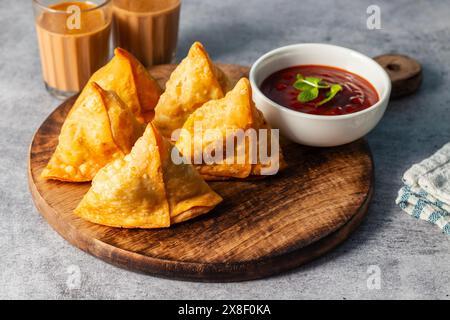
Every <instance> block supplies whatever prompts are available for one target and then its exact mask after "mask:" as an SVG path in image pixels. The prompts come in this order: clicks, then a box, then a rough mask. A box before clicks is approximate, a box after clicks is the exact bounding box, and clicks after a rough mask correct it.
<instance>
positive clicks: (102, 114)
mask: <svg viewBox="0 0 450 320" xmlns="http://www.w3.org/2000/svg"><path fill="white" fill-rule="evenodd" d="M144 129H145V126H144V125H143V124H141V123H140V122H138V121H137V120H136V117H135V115H134V114H133V113H132V112H131V111H130V109H129V108H128V107H127V106H126V105H125V104H124V103H123V101H122V100H121V99H120V98H119V97H118V96H117V94H116V93H114V92H113V91H105V90H103V89H102V88H101V87H100V86H99V85H98V84H97V83H95V82H90V83H89V84H88V85H86V87H85V88H84V90H83V91H82V92H81V94H80V96H79V97H78V99H77V100H76V102H75V104H74V105H73V107H72V109H71V110H70V112H69V114H68V116H67V118H66V120H65V122H64V124H63V126H62V128H61V133H60V135H59V141H58V146H57V147H56V150H55V152H54V154H53V156H52V157H51V159H50V161H49V163H48V164H47V167H46V168H45V169H44V170H43V172H42V177H43V178H46V179H55V180H62V181H70V182H84V181H91V180H92V178H93V177H94V176H95V174H96V173H97V172H98V170H100V169H101V168H102V167H103V166H105V165H106V164H107V163H109V162H110V161H112V160H113V159H116V158H120V157H123V156H125V155H126V154H128V153H129V152H130V151H131V148H132V147H133V145H134V143H135V142H136V140H137V139H138V138H139V137H140V136H141V135H142V133H143V132H144Z"/></svg>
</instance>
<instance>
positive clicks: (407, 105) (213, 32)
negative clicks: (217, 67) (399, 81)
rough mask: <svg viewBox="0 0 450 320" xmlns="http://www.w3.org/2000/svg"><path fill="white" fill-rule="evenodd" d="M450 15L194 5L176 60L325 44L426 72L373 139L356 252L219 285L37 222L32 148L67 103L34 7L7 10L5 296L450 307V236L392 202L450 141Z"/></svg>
mask: <svg viewBox="0 0 450 320" xmlns="http://www.w3.org/2000/svg"><path fill="white" fill-rule="evenodd" d="M371 4H377V5H379V7H380V8H381V19H382V25H381V29H380V30H368V29H367V27H366V19H367V13H366V9H367V7H368V6H369V5H371ZM449 17H450V2H449V1H441V0H429V1H419V0H417V1H413V0H395V1H392V0H390V1H388V0H385V1H381V0H364V1H353V0H340V1H332V0H320V1H318V0H302V1H298V0H271V1H262V0H246V1H242V0H227V1H212V0H209V1H208V0H186V1H184V3H183V8H182V17H181V29H180V36H179V50H178V53H177V57H178V58H182V57H183V56H184V55H185V54H186V52H187V50H188V48H189V46H190V44H191V43H192V42H194V41H195V40H200V41H202V42H203V43H204V44H205V46H206V47H207V49H208V50H209V52H210V54H211V56H212V57H213V59H214V60H216V61H221V62H228V63H239V64H244V65H251V64H252V62H254V61H255V60H256V59H257V58H258V57H259V56H261V55H262V54H263V53H265V52H267V51H269V50H271V49H273V48H276V47H279V46H283V45H287V44H292V43H301V42H325V43H332V44H337V45H342V46H346V47H350V48H353V49H356V50H358V51H361V52H363V53H365V54H367V55H369V56H375V55H378V54H382V53H387V52H400V53H405V54H408V55H411V56H413V57H415V58H417V59H418V60H420V61H421V63H422V64H423V67H424V83H423V86H422V88H421V90H420V91H419V92H418V93H417V94H416V95H414V96H411V97H407V98H403V99H401V100H396V101H392V102H391V103H390V105H389V108H388V111H387V112H386V115H385V117H384V118H383V120H382V121H381V123H380V124H379V125H378V127H377V128H376V129H375V130H374V131H373V132H371V133H370V134H369V136H368V141H369V143H370V146H371V148H372V151H373V155H374V158H375V164H376V173H375V174H376V191H375V196H374V199H373V202H372V205H371V207H370V211H369V214H368V216H367V219H366V220H365V221H364V223H363V224H362V226H361V227H360V228H359V229H358V230H357V231H356V232H355V233H354V234H353V235H352V236H351V237H350V238H349V239H348V241H346V242H345V243H344V244H343V245H342V246H340V247H338V248H337V249H336V250H334V251H332V252H331V253H329V254H328V255H326V256H324V257H322V258H320V259H318V260H316V261H314V262H313V263H310V264H308V265H306V266H304V267H301V268H299V269H297V270H294V271H292V272H289V273H287V274H283V275H279V276H275V277H271V278H268V279H263V280H258V281H249V282H241V283H228V284H220V283H214V284H211V283H194V282H181V281H172V280H165V279H160V278H156V277H152V276H147V275H142V274H137V273H133V272H130V271H126V270H123V269H119V268H116V267H114V266H111V265H109V264H107V263H104V262H103V261H101V260H98V259H96V258H94V257H92V256H90V255H88V254H86V253H84V252H82V251H80V250H79V249H77V248H75V247H73V246H72V245H70V244H69V243H67V242H66V241H65V240H63V239H62V238H61V237H60V236H59V235H58V234H56V232H54V231H53V230H52V229H51V227H50V226H49V225H48V224H47V223H46V221H45V220H44V219H43V218H42V217H41V216H40V215H39V213H38V212H37V210H36V209H35V207H34V205H33V203H32V200H31V197H30V195H29V192H28V187H27V155H28V146H29V143H30V141H31V138H32V135H33V133H34V132H35V130H36V129H37V128H38V127H39V125H40V124H41V122H42V121H43V120H44V119H45V118H46V117H47V115H48V114H49V113H50V112H51V111H52V110H53V109H54V108H55V107H56V106H57V105H58V103H59V101H57V100H55V99H53V98H51V97H50V96H49V95H48V94H47V93H46V91H45V89H44V87H43V84H42V79H41V69H40V63H39V55H38V50H37V44H36V36H35V30H34V25H33V14H32V9H31V1H26V0H19V1H13V2H11V1H7V0H0V26H1V28H0V214H1V216H0V298H8V299H9V298H21V299H24V298H57V299H59V298H62V299H64V298H68V299H70V298H81V299H84V298H107V299H116V298H125V299H134V298H148V299H170V298H175V299H176V298H187V299H189V298H192V299H207V298H210V299H216V298H232V299H240V298H247V299H249V298H250V299H258V298H265V299H270V298H272V299H310V298H312V299H327V298H332V299H353V298H361V299H382V298H388V299H400V298H432V299H449V295H450V242H449V240H450V239H449V237H448V236H445V235H443V234H442V233H440V232H439V230H438V229H437V228H436V227H434V226H431V225H429V224H427V223H425V222H419V221H416V220H415V219H413V218H411V217H409V216H408V215H406V214H405V213H403V212H402V211H401V210H400V209H399V208H397V206H396V205H395V203H394V200H395V198H396V195H397V191H398V189H399V188H400V186H401V176H402V174H403V172H404V171H405V170H406V169H407V168H408V167H409V166H410V165H411V164H413V163H415V162H417V161H420V160H422V159H423V158H425V157H427V156H428V155H430V154H431V153H433V152H434V151H436V150H437V149H438V148H439V147H441V146H442V145H443V144H445V143H446V142H448V141H450V89H449V88H450V74H449V72H450V19H449ZM330 192H332V190H330ZM372 265H375V266H378V267H379V268H380V271H381V273H380V275H381V288H380V289H374V288H372V289H369V287H368V286H367V279H368V276H369V274H368V269H369V267H370V266H372ZM73 268H75V269H73ZM78 268H79V271H80V275H81V283H80V285H79V286H78V287H77V286H75V288H74V287H73V286H71V285H70V280H71V277H70V275H71V274H73V273H71V272H73V270H78ZM68 282H69V285H68Z"/></svg>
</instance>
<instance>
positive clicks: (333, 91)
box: [316, 84, 342, 107]
mask: <svg viewBox="0 0 450 320" xmlns="http://www.w3.org/2000/svg"><path fill="white" fill-rule="evenodd" d="M341 90H342V86H341V85H339V84H333V85H331V87H330V91H328V92H327V94H326V96H327V97H326V98H325V99H323V100H322V101H320V102H319V103H318V104H316V107H318V106H321V105H323V104H325V103H327V102H328V101H330V100H331V99H333V98H334V97H335V96H336V94H337V93H338V92H339V91H341Z"/></svg>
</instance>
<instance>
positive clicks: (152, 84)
mask: <svg viewBox="0 0 450 320" xmlns="http://www.w3.org/2000/svg"><path fill="white" fill-rule="evenodd" d="M89 82H97V83H98V84H99V85H100V86H101V87H102V88H103V89H105V90H113V91H115V92H116V93H117V95H118V96H119V97H120V98H121V99H122V100H123V102H125V104H126V105H127V106H128V107H129V108H130V109H131V111H132V112H133V113H134V114H135V115H136V117H137V118H138V119H139V120H140V121H141V122H143V123H148V122H150V121H152V120H153V118H154V115H155V112H154V109H155V107H156V104H157V102H158V99H159V97H160V95H161V93H162V90H161V88H160V86H159V85H158V83H157V82H156V80H155V79H153V78H152V76H151V75H150V73H149V72H148V70H147V69H145V67H144V66H143V65H142V64H141V63H140V62H139V61H138V60H137V59H136V58H135V57H134V56H133V55H132V54H131V53H129V52H128V51H126V50H124V49H121V48H116V49H115V50H114V57H113V58H112V59H111V61H109V62H108V63H107V64H106V65H105V66H103V67H102V68H100V69H99V70H98V71H97V72H95V73H94V74H93V75H92V77H91V78H90V79H89Z"/></svg>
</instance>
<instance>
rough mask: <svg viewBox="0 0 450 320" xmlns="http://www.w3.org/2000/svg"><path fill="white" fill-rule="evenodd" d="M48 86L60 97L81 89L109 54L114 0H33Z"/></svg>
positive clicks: (43, 73)
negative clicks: (112, 0)
mask: <svg viewBox="0 0 450 320" xmlns="http://www.w3.org/2000/svg"><path fill="white" fill-rule="evenodd" d="M33 9H34V15H35V25H36V32H37V37H38V44H39V51H40V55H41V65H42V75H43V78H44V82H45V86H46V88H47V90H48V91H49V92H50V93H51V94H52V95H54V96H56V97H58V98H65V97H68V96H70V95H73V94H75V93H77V92H79V91H80V90H81V89H82V88H83V87H84V85H85V84H86V83H87V81H88V80H89V78H90V76H91V75H92V74H93V73H94V72H95V71H96V70H97V69H99V68H100V67H102V66H103V65H104V64H105V63H106V62H107V61H108V57H109V42H110V34H111V22H112V5H111V0H89V1H61V0H59V1H58V0H56V1H55V0H53V1H52V0H33Z"/></svg>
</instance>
